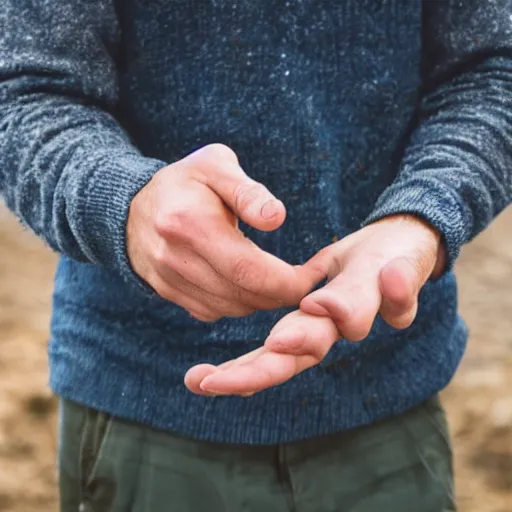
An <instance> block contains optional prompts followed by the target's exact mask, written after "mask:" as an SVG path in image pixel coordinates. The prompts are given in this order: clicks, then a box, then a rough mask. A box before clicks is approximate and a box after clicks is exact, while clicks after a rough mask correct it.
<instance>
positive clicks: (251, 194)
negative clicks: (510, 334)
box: [233, 181, 263, 212]
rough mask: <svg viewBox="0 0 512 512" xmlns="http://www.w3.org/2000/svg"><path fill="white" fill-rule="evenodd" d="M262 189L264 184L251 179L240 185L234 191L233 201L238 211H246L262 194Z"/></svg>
mask: <svg viewBox="0 0 512 512" xmlns="http://www.w3.org/2000/svg"><path fill="white" fill-rule="evenodd" d="M262 189H263V187H262V185H260V184H259V183H255V182H251V181H246V182H244V183H241V184H240V185H238V186H237V187H236V188H235V191H234V192H233V203H234V205H235V208H236V209H237V211H239V212H244V211H246V210H247V209H248V208H249V207H250V206H251V204H252V203H254V201H255V200H256V199H257V198H258V197H259V196H260V195H261V193H262Z"/></svg>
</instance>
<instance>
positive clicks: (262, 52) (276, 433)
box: [0, 0, 512, 512]
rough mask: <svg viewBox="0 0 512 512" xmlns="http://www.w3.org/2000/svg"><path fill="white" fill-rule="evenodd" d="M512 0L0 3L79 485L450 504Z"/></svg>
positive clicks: (190, 495)
mask: <svg viewBox="0 0 512 512" xmlns="http://www.w3.org/2000/svg"><path fill="white" fill-rule="evenodd" d="M511 18H512V1H510V0H498V1H494V2H490V1H489V2H482V1H481V0H467V1H465V2H459V1H455V0H450V1H435V2H434V1H426V0H425V1H423V2H420V1H419V0H418V1H410V0H364V1H361V0H358V1H356V0H346V1H338V2H333V1H331V0H329V1H328V0H317V1H313V0H303V1H293V0H290V1H287V2H274V1H270V0H260V1H258V2H254V1H249V0H239V1H233V2H228V1H218V0H211V1H209V0H203V1H199V0H197V1H183V0H176V1H171V0H169V1H164V0H162V1H158V2H157V1H155V0H125V1H123V2H114V0H90V1H88V2H80V1H77V0H51V1H50V0H41V1H39V2H31V1H29V0H4V1H3V2H2V3H1V4H0V23H1V29H2V30H1V31H0V127H1V128H0V185H1V187H0V188H1V190H2V194H3V196H4V197H5V200H6V202H7V204H8V205H9V206H10V208H11V209H12V210H13V211H14V212H15V213H16V214H17V215H18V217H19V218H20V219H21V220H22V221H23V222H24V223H25V224H26V225H28V226H29V227H30V228H31V229H32V230H33V231H34V232H35V233H36V234H38V235H39V236H41V237H42V238H43V239H44V240H45V241H46V242H47V243H48V245H50V246H51V247H52V248H53V249H55V250H56V251H58V252H60V253H61V254H62V258H61V260H60V265H59V268H58V271H57V275H56V281H55V294H54V312H53V320H52V335H51V342H50V367H51V385H52V388H53V389H54V391H55V392H56V393H57V394H58V395H59V396H60V397H61V398H62V410H61V414H62V415H61V431H60V450H59V468H60V491H61V507H62V510H64V511H66V512H67V511H72V510H73V511H76V510H78V509H79V510H94V511H107V510H108V511H111V510H112V511H113V510H116V511H124V510H126V511H128V510H130V511H142V510H144V511H151V512H154V511H164V510H165V511H169V510H173V511H174V510H176V511H180V512H181V511H191V512H196V511H203V510H209V511H213V512H216V511H241V510H247V511H251V512H252V511H276V512H278V511H279V512H281V511H288V510H295V511H300V512H303V511H321V512H329V511H344V512H345V511H353V512H355V511H357V512H367V511H385V510H392V511H394V512H400V511H410V510H418V511H419V510H421V511H436V512H437V511H441V510H442V511H446V510H454V509H455V503H454V499H453V488H452V470H451V450H450V445H449V441H448V434H447V429H446V424H445V419H444V415H443V411H442V408H441V406H440V405H439V402H438V399H437V394H438V392H439V391H440V390H441V389H443V388H444V387H445V386H446V384H447V383H448V382H449V381H450V379H451V378H452V376H453V374H454V372H455V370H456V368H457V366H458V364H459V362H460V360H461V357H462V355H463V352H464V347H465V342H466V330H465V327H464V325H463V322H462V321H461V320H460V318H459V317H458V316H457V304H456V282H455V279H454V276H453V274H452V272H451V269H452V266H453V263H454V261H455V260H456V258H457V255H458V252H459V249H460V247H461V246H462V245H463V244H464V243H466V242H468V241H470V240H471V239H472V238H473V237H474V236H475V235H476V234H477V233H479V232H480V231H481V230H483V229H484V228H485V227H486V226H487V225H488V224H489V222H490V221H491V220H492V218H493V217H495V216H496V215H497V214H498V213H499V212H500V211H501V210H503V208H505V207H506V206H507V205H508V204H509V203H510V201H511V198H512V173H511V170H510V169H511V168H512V85H511V84H512V22H511ZM281 201H282V202H281ZM285 205H286V211H285ZM285 215H287V217H288V220H287V221H286V223H284V219H285ZM326 279H327V280H326ZM353 342H360V343H353ZM184 379H185V384H184ZM187 388H188V389H187Z"/></svg>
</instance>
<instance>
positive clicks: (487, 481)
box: [0, 204, 512, 512]
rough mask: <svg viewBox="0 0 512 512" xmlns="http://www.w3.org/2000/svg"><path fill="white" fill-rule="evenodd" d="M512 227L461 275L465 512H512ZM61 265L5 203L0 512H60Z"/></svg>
mask: <svg viewBox="0 0 512 512" xmlns="http://www.w3.org/2000/svg"><path fill="white" fill-rule="evenodd" d="M511 225H512V209H510V208H509V210H507V211H506V212H505V213H504V214H502V215H501V217H500V218H499V219H498V220H497V221H495V222H494V223H493V225H492V226H491V228H489V229H488V230H487V231H486V232H485V233H483V234H482V235H481V236H480V237H479V238H478V239H477V240H475V241H474V242H473V243H472V244H471V245H469V246H467V247H465V248H464V250H463V253H462V255H461V257H460V260H459V262H458V264H457V269H456V272H457V274H458V277H459V286H460V310H461V313H462V315H463V316H464V318H465V319H466V322H467V323H468V325H469V327H470V330H471V340H470V343H469V348H468V351H467V354H466V357H465V359H464V361H463V364H462V365H461V368H460V370H459V372H458V374H457V376H456V378H455V379H454V381H453V382H452V383H451V385H450V386H449V387H448V389H447V390H446V391H445V392H444V402H445V405H446V408H447V410H448V415H449V420H450V425H451V430H452V434H453V438H454V445H455V448H454V449H455V461H456V479H457V481H456V483H457V494H458V497H459V507H460V508H459V510H460V512H512V229H511V228H510V226H511ZM55 263H56V257H55V255H54V254H52V253H51V252H50V251H49V250H48V249H46V248H45V247H43V245H42V243H41V242H40V241H38V240H37V239H36V238H35V237H34V236H33V235H31V234H30V233H28V232H26V231H24V230H22V229H21V227H20V226H19V224H18V223H17V222H16V221H15V220H14V218H13V217H12V216H11V215H10V214H9V213H8V212H7V211H6V210H5V209H4V208H3V207H2V205H1V204H0V511H9V512H21V511H23V512H30V511H37V512H54V511H56V510H57V509H58V507H57V501H56V464H55V452H56V448H57V444H56V430H57V429H56V410H57V402H56V400H55V398H53V397H52V395H51V393H50V390H49V388H48V385H47V380H48V365H47V357H46V344H47V340H48V330H49V315H50V295H51V290H52V278H53V272H54V268H55Z"/></svg>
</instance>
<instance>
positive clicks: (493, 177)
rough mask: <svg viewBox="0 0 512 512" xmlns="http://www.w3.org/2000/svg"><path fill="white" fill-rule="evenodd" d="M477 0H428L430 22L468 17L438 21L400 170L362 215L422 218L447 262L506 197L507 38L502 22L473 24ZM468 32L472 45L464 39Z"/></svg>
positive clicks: (509, 196)
mask: <svg viewBox="0 0 512 512" xmlns="http://www.w3.org/2000/svg"><path fill="white" fill-rule="evenodd" d="M476 3H477V2H475V1H473V0H471V1H469V2H467V3H465V4H464V6H463V7H460V9H461V10H467V11H469V12H464V13H459V12H457V9H458V8H455V7H453V5H455V4H452V2H444V4H446V5H449V6H450V7H445V10H444V11H443V10H442V9H443V8H442V5H443V2H430V3H428V4H429V8H430V9H433V10H439V12H437V13H436V14H437V17H434V18H433V19H432V20H431V22H432V23H434V21H436V20H437V21H438V22H439V23H438V24H437V25H442V23H445V24H447V25H448V24H449V25H450V26H451V25H453V23H454V21H453V20H457V21H458V20H465V21H466V22H468V23H469V22H471V23H469V25H470V26H469V27H465V26H464V25H461V26H459V27H457V26H455V28H453V30H459V31H460V33H450V32H449V27H448V26H447V27H444V28H445V30H446V34H445V35H444V36H443V37H445V38H446V40H443V41H441V43H439V42H438V44H437V46H435V45H434V46H435V47H434V48H433V50H432V53H433V54H435V55H437V60H436V61H435V63H434V64H433V65H432V67H431V69H430V70H428V75H427V77H426V91H427V92H426V94H425V95H424V97H423V101H422V103H421V105H420V111H419V120H418V124H417V127H416V129H415V131H414V132H413V134H412V137H411V140H410V142H409V144H408V147H407V149H406V152H405V155H404V158H403V161H402V164H401V169H400V172H399V175H398V177H397V179H396V181H395V182H394V183H393V184H392V185H391V186H390V187H389V188H388V189H387V190H386V191H385V192H384V194H383V195H382V196H381V197H380V198H379V200H378V202H377V204H376V207H375V210H374V211H373V213H372V214H371V215H370V217H369V218H368V219H367V223H368V222H372V221H375V220H376V219H378V218H381V217H384V216H386V215H391V214H396V213H412V214H416V215H418V216H420V217H422V218H424V219H425V220H427V221H428V222H429V223H430V224H432V225H433V226H434V227H436V228H437V229H438V230H439V232H440V233H441V234H442V235H443V239H444V243H445V245H446V249H447V256H448V268H450V267H451V265H452V264H453V262H454V261H455V259H456V257H457V254H458V252H459V249H460V247H461V245H462V244H464V243H466V242H468V241H470V240H471V239H472V238H473V237H474V236H476V235H477V234H478V233H479V232H480V231H482V230H483V229H484V228H485V227H486V226H487V225H488V224H489V222H490V221H491V220H492V219H493V218H494V217H495V216H496V215H498V213H499V212H501V211H502V210H503V209H504V208H505V207H506V206H507V205H509V204H510V203H511V202H512V41H511V40H510V37H509V35H508V31H507V30H505V29H504V30H503V33H501V36H500V32H499V31H498V32H494V33H493V32H492V31H490V30H488V29H487V28H486V26H485V25H483V26H479V25H478V16H477V14H478V12H479V11H478V9H477V6H476ZM472 8H473V9H472ZM449 9H451V11H450V10H449ZM473 11H474V12H473ZM501 14H503V13H501ZM470 15H473V16H474V19H471V17H470ZM496 15H497V14H496ZM507 19H508V16H507ZM468 20H469V21H468ZM491 21H492V20H491ZM460 23H462V21H461V22H460ZM437 25H436V30H440V31H441V30H442V29H443V27H442V26H441V27H438V26H437ZM498 28H499V27H498ZM471 30H473V31H475V33H471ZM480 31H483V33H482V34H480ZM487 33H488V34H487ZM486 34H487V35H486ZM497 34H498V35H497ZM435 36H436V34H433V35H432V38H434V37H435ZM439 37H441V36H439ZM468 37H469V38H472V40H473V39H474V40H475V41H478V46H475V47H472V46H471V44H469V43H467V44H466V41H465V39H466V38H468ZM493 37H494V38H495V39H493ZM433 44H434V43H433ZM474 44H475V45H476V44H477V43H474Z"/></svg>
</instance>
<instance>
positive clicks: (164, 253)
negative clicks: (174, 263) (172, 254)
mask: <svg viewBox="0 0 512 512" xmlns="http://www.w3.org/2000/svg"><path fill="white" fill-rule="evenodd" d="M153 259H154V262H155V264H156V266H158V267H167V266H168V265H169V250H168V247H167V244H165V243H164V242H163V241H162V242H161V243H159V244H158V245H157V247H156V248H155V250H154V251H153Z"/></svg>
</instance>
